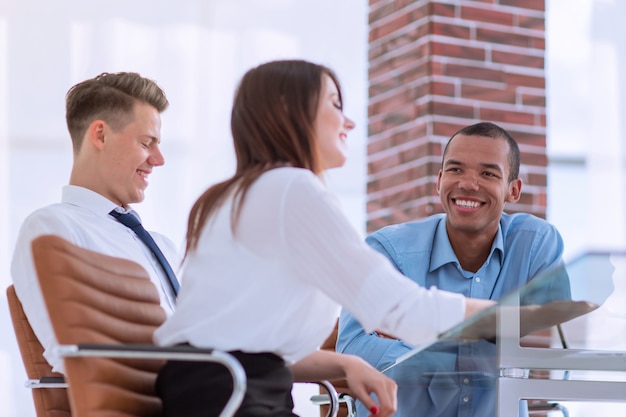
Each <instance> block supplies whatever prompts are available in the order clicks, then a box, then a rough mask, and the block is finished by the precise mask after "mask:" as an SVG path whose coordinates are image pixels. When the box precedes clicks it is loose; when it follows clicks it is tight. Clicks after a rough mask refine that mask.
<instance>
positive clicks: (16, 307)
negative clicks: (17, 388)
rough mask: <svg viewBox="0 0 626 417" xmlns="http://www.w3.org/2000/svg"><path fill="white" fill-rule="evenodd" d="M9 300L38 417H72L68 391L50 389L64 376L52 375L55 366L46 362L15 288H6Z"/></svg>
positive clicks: (18, 343)
mask: <svg viewBox="0 0 626 417" xmlns="http://www.w3.org/2000/svg"><path fill="white" fill-rule="evenodd" d="M7 300H8V302H9V312H10V314H11V322H12V323H13V330H14V331H15V337H16V339H17V345H18V347H19V349H20V354H21V356H22V362H23V363H24V368H25V369H26V376H27V377H28V379H29V381H28V382H29V386H31V387H32V388H33V390H32V394H33V401H34V404H35V412H36V414H37V417H70V416H71V412H70V404H69V400H68V397H67V390H66V389H65V388H50V387H51V386H52V387H54V386H57V384H60V383H62V379H63V376H62V375H61V374H58V373H56V372H52V367H51V366H50V365H49V364H48V362H46V360H45V359H44V357H43V347H42V346H41V343H39V340H38V339H37V337H36V336H35V333H33V329H32V328H31V327H30V323H29V322H28V320H27V319H26V315H25V314H24V310H23V309H22V303H20V300H19V299H18V298H17V294H16V293H15V288H14V287H13V285H10V286H9V287H8V288H7ZM47 381H49V382H47Z"/></svg>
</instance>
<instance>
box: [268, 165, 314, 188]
mask: <svg viewBox="0 0 626 417" xmlns="http://www.w3.org/2000/svg"><path fill="white" fill-rule="evenodd" d="M260 179H261V180H263V182H266V183H270V184H280V185H284V186H287V185H289V184H295V183H297V184H302V183H312V184H317V183H319V182H320V179H319V177H318V176H317V175H315V174H314V173H313V172H312V171H311V170H309V169H306V168H295V167H279V168H274V169H271V170H269V171H267V172H266V173H264V174H263V175H262V176H261V178H260Z"/></svg>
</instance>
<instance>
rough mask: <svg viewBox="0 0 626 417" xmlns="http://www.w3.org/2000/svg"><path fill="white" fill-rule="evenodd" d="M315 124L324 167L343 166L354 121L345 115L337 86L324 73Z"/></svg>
mask: <svg viewBox="0 0 626 417" xmlns="http://www.w3.org/2000/svg"><path fill="white" fill-rule="evenodd" d="M314 126H315V138H316V140H317V146H318V148H319V151H320V158H321V162H322V167H323V169H330V168H337V167H340V166H342V165H343V164H344V163H345V162H346V154H347V145H346V139H347V138H348V132H349V131H350V130H352V129H354V122H353V121H352V120H350V119H348V118H347V117H346V116H344V114H343V103H342V102H341V98H340V96H339V91H338V90H337V86H336V85H335V83H334V82H333V80H332V79H331V78H330V77H329V76H328V75H327V74H323V75H322V89H321V91H320V99H319V103H318V106H317V112H316V116H315V124H314Z"/></svg>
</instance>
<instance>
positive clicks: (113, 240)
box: [11, 185, 180, 372]
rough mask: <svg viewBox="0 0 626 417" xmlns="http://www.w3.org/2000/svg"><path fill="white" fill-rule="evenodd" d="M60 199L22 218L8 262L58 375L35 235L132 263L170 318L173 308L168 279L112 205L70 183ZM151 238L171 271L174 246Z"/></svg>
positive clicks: (58, 362)
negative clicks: (141, 271) (150, 284)
mask: <svg viewBox="0 0 626 417" xmlns="http://www.w3.org/2000/svg"><path fill="white" fill-rule="evenodd" d="M61 201H62V202H61V203H58V204H53V205H50V206H47V207H44V208H41V209H39V210H37V211H35V212H33V213H32V214H31V215H30V216H28V217H27V218H26V220H25V221H24V224H23V225H22V227H21V229H20V233H19V236H18V238H17V243H16V246H15V251H14V253H13V260H12V262H11V277H12V279H13V284H14V285H15V291H16V293H17V296H18V298H19V299H20V301H21V302H22V306H23V307H24V312H25V313H26V317H27V318H28V321H29V323H30V325H31V327H32V328H33V331H34V332H35V335H36V336H37V338H38V339H39V341H40V342H41V344H42V346H43V347H44V357H45V358H46V360H47V361H48V362H49V363H50V364H51V365H52V367H53V370H54V371H57V372H63V360H62V359H61V358H58V357H55V356H54V355H52V352H51V348H52V347H54V346H55V345H56V339H55V337H54V332H53V330H52V326H51V323H50V319H49V318H48V313H47V311H46V308H45V304H44V301H43V297H42V295H41V291H40V289H39V284H38V283H37V275H36V272H35V266H34V264H33V260H32V253H31V247H30V244H31V242H32V240H33V239H35V238H36V237H37V236H40V235H44V234H54V235H58V236H61V237H62V238H64V239H66V240H68V241H70V242H72V243H74V244H76V245H78V246H80V247H83V248H86V249H90V250H93V251H96V252H100V253H103V254H105V255H109V256H115V257H119V258H125V259H129V260H131V261H134V262H137V263H138V264H140V265H141V266H142V267H144V269H145V270H146V271H147V272H148V274H149V275H150V279H151V280H152V282H154V284H155V285H156V287H157V289H158V290H159V293H160V294H161V305H162V306H163V308H164V309H165V311H166V312H167V313H168V314H171V312H172V311H173V307H174V299H173V296H172V295H171V289H170V288H169V287H168V285H167V278H166V277H165V274H164V272H163V269H162V268H161V266H160V265H159V262H158V261H157V259H156V258H155V257H154V255H153V254H152V252H151V251H150V249H148V247H147V246H146V245H144V244H143V243H142V242H141V240H139V238H138V237H137V236H136V235H135V233H134V232H133V231H132V230H130V229H129V228H127V227H126V226H124V225H123V224H121V223H119V222H118V221H117V220H115V219H114V218H113V217H112V216H110V215H109V212H110V211H111V210H113V209H114V208H116V207H117V206H116V204H115V203H113V202H111V201H109V200H108V199H106V198H105V197H103V196H101V195H100V194H97V193H95V192H93V191H91V190H88V189H86V188H82V187H77V186H72V185H67V186H65V187H63V191H62V200H61ZM151 235H152V237H153V238H154V240H155V241H156V243H157V245H159V248H160V249H161V251H162V252H163V254H164V255H165V257H166V258H167V259H168V261H169V262H170V265H171V266H172V268H174V270H176V269H177V267H178V266H179V264H180V257H179V255H178V250H177V248H176V247H175V245H174V244H173V243H172V242H171V241H170V240H169V239H167V238H165V237H164V236H162V235H159V234H157V233H151Z"/></svg>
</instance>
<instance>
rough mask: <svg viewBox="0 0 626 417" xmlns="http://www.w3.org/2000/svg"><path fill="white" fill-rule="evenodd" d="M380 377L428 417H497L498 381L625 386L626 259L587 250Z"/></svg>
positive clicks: (405, 404)
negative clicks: (617, 383) (391, 382)
mask: <svg viewBox="0 0 626 417" xmlns="http://www.w3.org/2000/svg"><path fill="white" fill-rule="evenodd" d="M379 369H380V370H381V371H382V372H384V373H385V374H387V375H388V376H390V377H391V378H392V379H394V380H395V381H396V382H397V383H398V387H399V391H398V392H399V397H398V398H399V407H401V410H409V409H411V410H416V409H417V410H420V411H421V413H420V414H421V415H425V416H429V417H430V416H447V415H450V416H462V415H467V416H492V415H497V414H496V413H495V411H494V410H495V407H496V403H497V398H498V397H497V389H496V388H497V384H498V379H500V378H519V379H524V380H529V379H530V380H532V379H537V380H547V381H550V380H556V379H558V380H573V379H580V380H586V381H620V382H622V383H624V384H626V251H604V252H602V251H597V252H588V253H585V254H582V255H580V256H578V257H576V258H575V259H573V260H572V261H570V262H567V263H566V264H564V265H560V266H559V267H555V268H553V269H551V270H547V271H544V272H543V273H541V274H540V275H538V276H536V277H535V278H534V279H533V280H531V282H530V283H529V284H527V285H526V286H524V287H522V288H519V289H518V290H516V291H514V292H512V293H509V294H507V295H506V296H504V297H503V298H501V299H500V300H499V301H498V304H497V305H495V306H493V307H491V308H489V309H486V310H484V311H482V312H480V313H478V314H476V315H474V316H472V317H470V318H468V319H467V320H465V321H464V322H462V323H460V324H459V325H457V326H455V327H453V328H452V329H450V330H448V331H446V332H444V333H443V334H441V335H440V337H439V339H438V340H437V341H436V342H434V343H431V344H428V345H423V346H415V347H412V348H408V347H407V349H406V351H405V352H404V353H402V354H401V355H399V356H397V357H395V358H390V359H389V361H388V362H387V363H382V364H381V365H380V366H379ZM602 372H604V374H600V373H602ZM544 382H545V381H544ZM540 383H543V382H540ZM554 386H556V384H554ZM577 389H578V388H577ZM585 389H589V388H585ZM621 389H622V391H621V392H622V393H623V400H624V401H626V385H623V387H621ZM546 390H548V388H546ZM529 392H530V391H529ZM566 392H568V391H566ZM572 392H573V393H574V394H576V393H577V391H576V389H574V390H573V391H572ZM581 392H582V391H581ZM554 395H555V398H553V399H554V400H558V399H559V398H556V397H558V396H560V397H564V396H567V395H563V394H558V395H557V394H556V391H555V394H554ZM581 395H583V394H581ZM584 395H586V394H584ZM520 397H521V398H524V395H523V394H520ZM574 397H575V396H574ZM527 398H537V397H527ZM540 398H544V399H549V398H550V397H549V396H548V392H546V396H545V397H544V396H541V397H540ZM522 408H523V407H521V408H520V415H524V414H523V413H522V411H521V410H522ZM511 415H512V414H511Z"/></svg>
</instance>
